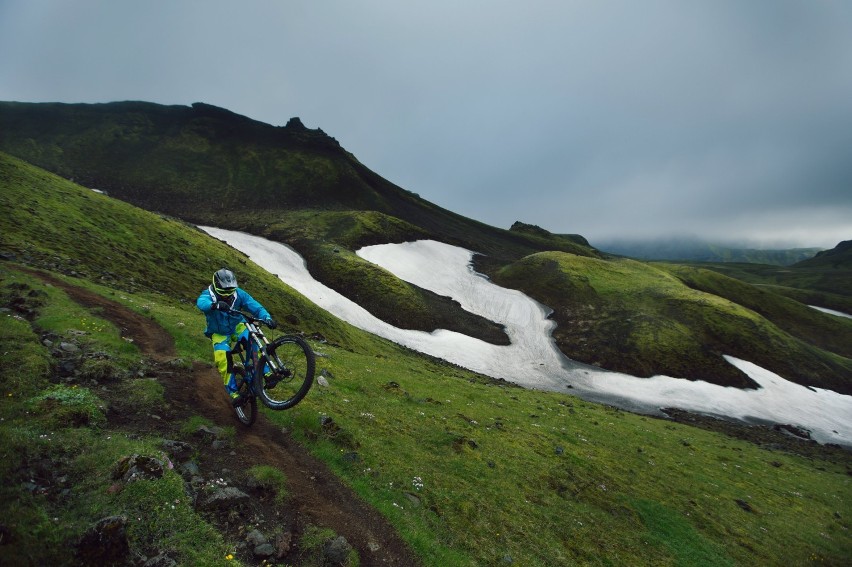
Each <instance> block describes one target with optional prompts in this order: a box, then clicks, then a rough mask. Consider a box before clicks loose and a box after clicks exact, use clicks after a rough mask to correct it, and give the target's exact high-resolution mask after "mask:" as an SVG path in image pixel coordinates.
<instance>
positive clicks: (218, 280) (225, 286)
mask: <svg viewBox="0 0 852 567" xmlns="http://www.w3.org/2000/svg"><path fill="white" fill-rule="evenodd" d="M213 290H214V291H215V292H216V295H224V296H226V297H227V296H229V295H233V294H234V292H235V291H237V276H235V275H234V272H232V271H231V270H228V269H227V268H222V269H221V270H219V271H218V272H216V273H215V274H213Z"/></svg>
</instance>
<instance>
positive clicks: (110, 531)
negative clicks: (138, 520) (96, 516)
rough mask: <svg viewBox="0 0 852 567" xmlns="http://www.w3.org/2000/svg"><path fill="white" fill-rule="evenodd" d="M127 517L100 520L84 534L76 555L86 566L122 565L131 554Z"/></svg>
mask: <svg viewBox="0 0 852 567" xmlns="http://www.w3.org/2000/svg"><path fill="white" fill-rule="evenodd" d="M126 528H127V518H126V517H124V516H110V517H108V518H103V519H102V520H99V521H98V522H97V523H96V524H95V525H94V526H92V527H91V528H89V530H88V531H87V532H86V533H85V534H83V537H82V538H80V541H79V542H78V543H77V546H76V553H75V556H76V558H77V560H78V561H79V562H80V563H81V564H82V565H85V566H87V567H88V566H93V567H94V566H97V567H101V566H104V565H122V564H124V563H125V562H126V559H127V557H128V556H129V555H130V544H129V543H128V541H127V529H126Z"/></svg>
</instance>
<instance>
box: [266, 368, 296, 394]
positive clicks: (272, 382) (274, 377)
mask: <svg viewBox="0 0 852 567" xmlns="http://www.w3.org/2000/svg"><path fill="white" fill-rule="evenodd" d="M292 375H293V373H292V372H290V371H289V370H287V369H286V368H285V369H284V370H281V371H280V372H278V373H277V374H269V375H268V376H267V377H266V389H267V390H271V389H272V388H274V387H275V386H277V385H278V382H280V381H281V380H283V379H284V378H289V377H290V376H292Z"/></svg>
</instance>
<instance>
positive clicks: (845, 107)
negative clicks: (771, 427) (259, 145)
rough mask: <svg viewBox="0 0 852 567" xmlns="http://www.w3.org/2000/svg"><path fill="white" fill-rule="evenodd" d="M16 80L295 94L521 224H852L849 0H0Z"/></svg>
mask: <svg viewBox="0 0 852 567" xmlns="http://www.w3.org/2000/svg"><path fill="white" fill-rule="evenodd" d="M0 100H17V101H27V102H46V101H60V102H109V101H115V100H146V101H151V102H157V103H162V104H186V105H188V104H192V103H193V102H199V101H200V102H207V103H210V104H214V105H217V106H222V107H225V108H228V109H230V110H232V111H234V112H237V113H239V114H243V115H246V116H249V117H251V118H254V119H256V120H261V121H263V122H267V123H270V124H274V125H284V124H286V122H287V120H288V119H289V118H290V117H292V116H299V117H300V118H301V119H302V122H304V124H305V125H306V126H307V127H309V128H322V129H323V130H324V131H325V132H326V133H328V134H329V135H331V136H334V137H335V138H337V140H338V141H339V142H340V143H341V144H342V145H343V146H344V147H345V148H346V149H347V150H349V151H350V152H352V153H353V154H354V155H355V156H356V157H357V158H358V159H359V160H360V161H361V162H362V163H364V164H365V165H366V166H367V167H369V168H370V169H372V170H374V171H375V172H377V173H378V174H380V175H382V176H383V177H385V178H386V179H389V180H390V181H392V182H394V183H396V184H397V185H400V186H401V187H403V188H405V189H408V190H410V191H413V192H415V193H418V194H419V195H420V196H421V197H423V198H425V199H427V200H429V201H432V202H433V203H436V204H438V205H440V206H442V207H445V208H447V209H450V210H453V211H455V212H458V213H460V214H463V215H465V216H468V217H471V218H474V219H477V220H480V221H483V222H485V223H488V224H491V225H495V226H499V227H503V228H508V227H509V226H510V225H511V224H512V222H514V221H516V220H520V221H523V222H527V223H532V224H537V225H539V226H541V227H543V228H546V229H548V230H550V231H552V232H557V233H580V234H583V235H584V236H586V237H587V238H589V240H591V241H592V243H593V244H595V243H596V242H600V241H602V240H605V239H607V238H610V237H653V236H661V235H668V234H694V235H697V236H701V237H706V238H712V239H725V240H730V239H750V240H752V241H755V243H758V244H760V243H762V244H764V245H767V246H790V245H803V246H824V247H832V246H834V245H835V244H837V242H839V241H840V240H849V239H852V2H850V1H849V0H641V1H640V0H624V1H617V0H588V1H586V0H582V1H581V0H553V1H545V0H524V1H523V2H521V1H518V0H514V1H511V2H510V1H502V0H454V1H445V0H428V1H421V0H406V1H398V0H384V1H379V0H358V1H356V0H327V1H321V0H304V1H284V0H281V1H272V0H269V1H250V0H242V1H240V2H232V1H227V2H226V1H213V0H197V1H180V0H169V1H166V0H146V1H144V2H142V1H120V0H102V1H94V0H74V1H72V0H0Z"/></svg>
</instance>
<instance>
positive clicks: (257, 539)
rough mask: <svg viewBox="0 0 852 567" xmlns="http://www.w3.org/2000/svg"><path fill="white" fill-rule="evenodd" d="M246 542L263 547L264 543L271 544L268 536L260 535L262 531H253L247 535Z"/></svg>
mask: <svg viewBox="0 0 852 567" xmlns="http://www.w3.org/2000/svg"><path fill="white" fill-rule="evenodd" d="M246 541H247V542H249V543H250V544H251V545H253V546H255V547H256V546H258V545H263V544H264V543H269V540H268V539H266V536H265V535H263V534H262V533H260V530H252V531H250V532H249V533H248V535H246Z"/></svg>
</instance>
